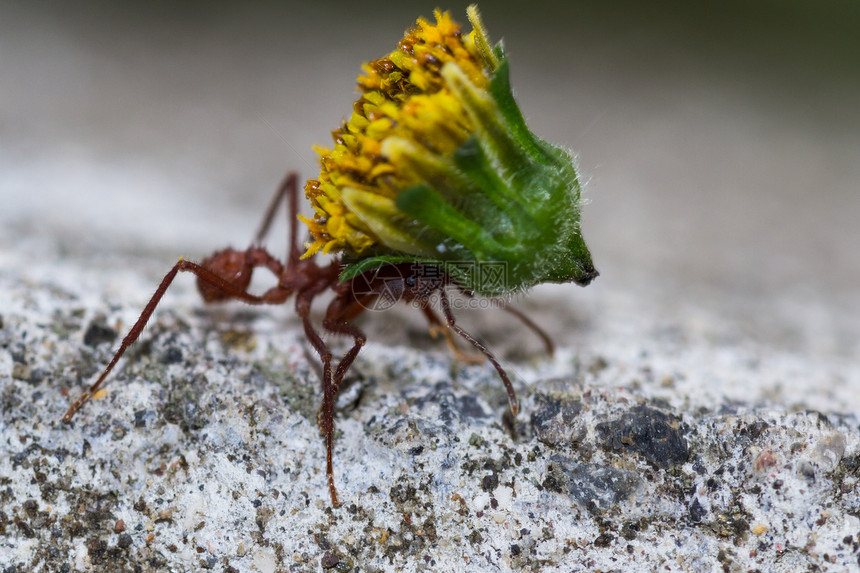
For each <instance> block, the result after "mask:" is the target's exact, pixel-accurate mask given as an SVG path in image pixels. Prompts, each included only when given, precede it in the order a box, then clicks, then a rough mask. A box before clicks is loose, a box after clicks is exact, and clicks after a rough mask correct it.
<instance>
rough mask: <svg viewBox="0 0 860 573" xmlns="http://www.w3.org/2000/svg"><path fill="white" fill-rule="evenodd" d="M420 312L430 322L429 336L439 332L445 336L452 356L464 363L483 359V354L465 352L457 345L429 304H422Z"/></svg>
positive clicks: (477, 361) (434, 336) (436, 334)
mask: <svg viewBox="0 0 860 573" xmlns="http://www.w3.org/2000/svg"><path fill="white" fill-rule="evenodd" d="M421 312H423V313H424V316H425V317H427V322H428V323H430V336H432V337H433V338H436V336H438V335H440V334H441V335H442V336H443V337H444V338H445V344H447V345H448V350H450V351H451V354H453V355H454V358H456V359H457V360H459V361H460V362H464V363H466V364H480V363H481V362H483V361H484V355H483V354H467V353H465V352H463V351H462V350H460V347H459V346H457V343H456V342H455V341H454V335H453V334H452V333H451V331H450V330H448V329H447V328H445V325H444V324H442V321H441V320H440V319H439V317H438V316H437V315H436V313H435V312H433V309H432V308H431V307H430V305H428V304H422V305H421Z"/></svg>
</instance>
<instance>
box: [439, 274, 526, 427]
mask: <svg viewBox="0 0 860 573" xmlns="http://www.w3.org/2000/svg"><path fill="white" fill-rule="evenodd" d="M439 300H440V301H441V303H442V311H443V312H444V313H445V320H446V321H447V323H448V326H449V327H450V328H452V329H454V331H455V332H456V333H457V334H459V335H460V336H462V337H463V338H464V339H466V340H467V341H468V342H469V344H471V345H472V346H474V347H475V348H477V349H478V350H480V351H481V353H483V355H484V356H486V357H487V359H488V360H489V361H490V362H491V363H492V364H493V366H494V367H495V368H496V372H498V373H499V376H500V377H501V378H502V382H504V384H505V390H507V392H508V405H509V406H510V408H511V414H513V415H514V416H516V415H517V412H519V410H520V406H519V403H518V402H517V393H516V392H515V391H514V386H513V384H511V380H510V378H508V375H507V373H506V372H505V371H504V369H503V368H502V366H501V364H499V362H498V360H496V357H495V356H493V354H492V353H491V352H490V351H489V350H488V349H487V347H486V346H484V345H483V344H481V343H480V342H478V341H477V340H475V339H474V338H473V337H472V335H471V334H469V333H468V332H466V331H465V330H463V329H462V328H460V327H459V326H457V322H456V321H455V319H454V314H453V313H452V312H451V303H450V302H449V301H448V295H446V294H445V290H444V289H442V288H440V289H439Z"/></svg>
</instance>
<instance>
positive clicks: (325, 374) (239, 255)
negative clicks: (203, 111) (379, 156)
mask: <svg viewBox="0 0 860 573" xmlns="http://www.w3.org/2000/svg"><path fill="white" fill-rule="evenodd" d="M283 201H289V213H288V216H289V220H290V221H291V222H295V221H296V215H297V214H298V212H299V209H298V177H297V175H296V173H289V174H287V176H286V178H285V179H284V181H283V183H281V186H280V187H279V188H278V191H277V193H276V194H275V197H274V199H273V200H272V202H271V204H270V205H269V208H268V209H267V211H266V215H265V217H264V218H263V222H262V224H261V225H260V229H259V231H258V232H257V235H256V237H255V239H254V242H253V243H252V244H251V246H250V247H248V248H247V249H246V250H244V251H237V250H235V249H232V248H227V249H224V250H222V251H218V252H216V253H215V254H213V255H212V256H211V257H209V258H207V259H204V260H203V261H202V262H201V263H200V264H197V263H193V262H191V261H187V260H184V259H180V260H179V261H178V262H177V263H176V264H175V265H173V268H172V269H170V271H169V272H168V273H167V274H166V275H165V276H164V279H162V281H161V284H159V285H158V288H157V289H156V291H155V294H154V295H152V298H151V299H150V300H149V302H148V303H147V304H146V307H145V308H144V309H143V312H142V313H141V314H140V317H139V318H138V319H137V322H135V324H134V326H133V327H132V328H131V330H130V331H129V333H128V334H127V335H126V336H125V338H123V340H122V344H121V345H120V347H119V350H117V352H116V354H114V356H113V358H112V359H111V361H110V363H109V364H108V365H107V367H106V368H105V369H104V371H103V372H102V373H101V375H100V376H99V378H98V380H96V382H95V383H94V384H93V385H92V386H90V388H89V389H88V390H86V391H85V392H84V393H83V394H82V395H81V397H80V398H78V399H77V400H75V402H73V403H72V404H71V406H69V409H68V411H67V412H66V414H65V415H64V416H63V422H65V423H70V422H71V420H72V417H73V416H74V415H75V412H77V411H78V410H79V409H80V408H81V406H83V405H84V404H85V403H86V402H87V401H88V400H89V399H90V398H91V397H92V396H93V395H94V394H95V393H96V391H97V390H98V389H99V387H101V385H102V384H103V383H104V381H105V379H106V378H107V376H108V374H110V372H111V370H113V368H114V366H116V364H117V362H118V361H119V359H120V358H121V357H122V356H123V354H124V353H125V351H126V350H127V349H128V348H129V346H131V345H132V344H133V343H134V342H135V341H136V340H137V339H138V338H139V337H140V334H141V332H142V331H143V329H144V327H145V326H146V323H147V322H148V321H149V318H150V316H152V313H153V311H155V308H156V307H157V306H158V303H159V302H160V301H161V297H162V296H164V293H165V292H166V291H167V289H168V288H169V287H170V284H171V283H172V282H173V279H175V278H176V275H177V274H178V273H179V272H190V273H193V274H194V275H196V276H197V289H198V290H199V291H200V295H201V296H202V297H203V300H204V301H205V302H207V303H210V302H224V301H228V300H240V301H242V302H246V303H248V304H254V305H262V304H283V303H285V302H286V301H287V300H288V299H289V298H290V297H291V296H295V299H296V302H295V304H296V314H297V315H298V316H299V318H300V319H301V320H302V325H303V326H304V330H305V335H306V336H307V339H308V340H309V341H310V343H311V345H312V346H313V347H314V349H315V350H316V351H317V353H318V354H319V356H320V359H321V360H322V365H323V368H322V386H323V402H322V405H321V406H320V410H319V426H320V429H321V430H322V433H323V434H325V441H326V476H327V479H328V488H329V493H330V494H331V501H332V504H333V505H334V506H338V505H340V502H339V501H338V497H337V489H336V488H335V483H334V473H333V470H332V453H333V450H334V407H335V401H336V399H337V395H338V392H339V390H340V387H341V383H342V382H343V379H344V376H345V375H346V373H347V371H348V370H349V367H350V366H351V365H352V363H353V361H354V360H355V358H356V356H358V353H359V351H360V350H361V347H362V346H364V343H365V342H366V340H367V337H366V336H365V334H364V333H363V332H362V331H361V330H359V329H358V328H357V327H356V326H354V325H353V324H352V323H351V321H352V319H354V318H355V317H356V316H358V315H359V314H361V313H362V312H363V311H364V310H365V309H366V308H368V305H369V304H372V303H373V302H374V301H376V300H377V299H379V298H380V297H383V298H385V299H387V301H388V302H391V303H393V302H396V301H397V300H403V301H404V302H408V303H415V304H417V305H418V306H420V308H421V310H422V311H423V313H424V315H425V317H426V318H427V320H428V322H429V323H430V328H431V332H442V333H443V335H444V336H445V338H446V341H447V342H448V344H449V346H451V347H452V349H453V350H454V351H455V352H456V353H457V354H458V355H460V353H459V351H458V350H457V348H456V346H454V339H453V335H451V332H450V330H447V329H445V326H447V327H448V329H451V330H453V331H454V332H456V333H457V334H458V335H459V336H460V337H462V338H463V339H465V340H466V341H468V342H469V344H471V345H472V346H473V347H475V348H476V349H478V350H479V351H480V352H481V354H483V356H485V357H486V358H487V359H488V360H489V361H490V362H491V363H492V365H493V366H494V367H495V369H496V371H497V372H498V373H499V376H500V377H501V378H502V382H504V384H505V389H506V390H507V394H508V403H509V406H510V410H511V413H512V414H513V415H514V416H516V414H517V411H518V410H519V405H518V403H517V396H516V393H515V391H514V387H513V385H512V384H511V381H510V379H509V378H508V375H507V374H506V373H505V371H504V369H503V368H502V366H501V365H500V364H499V362H498V361H497V360H496V358H495V357H494V356H493V354H492V353H491V352H490V351H489V350H488V349H487V348H486V347H485V346H484V345H483V344H481V343H480V342H478V341H477V340H476V339H475V338H474V337H472V335H470V334H469V333H468V332H466V331H465V330H463V329H462V328H460V326H458V325H457V323H456V321H455V319H454V315H453V313H452V312H451V303H450V302H449V300H448V297H447V295H446V294H445V288H446V287H447V286H454V287H457V288H459V289H460V290H461V292H463V293H464V294H465V295H466V296H471V293H469V292H466V291H464V290H463V289H462V288H460V287H458V285H456V283H454V282H453V281H452V280H451V279H450V277H448V276H447V275H445V274H444V273H439V272H436V273H424V272H422V264H420V263H398V264H388V265H386V266H383V267H380V268H377V269H375V270H371V271H366V272H364V273H362V274H359V275H357V276H355V277H354V278H352V279H349V280H347V281H344V282H341V281H340V280H339V278H338V277H339V275H340V273H341V271H342V270H343V268H344V266H345V263H343V262H342V261H341V260H339V259H334V260H333V261H332V262H331V263H329V264H328V265H327V266H319V265H318V264H317V263H316V261H315V260H314V259H313V258H307V259H302V258H301V251H300V250H299V244H298V241H297V228H296V225H295V224H294V223H291V224H290V235H289V252H288V257H287V263H286V265H284V264H283V263H282V262H281V261H279V260H278V259H277V258H275V257H274V256H272V255H271V254H269V252H268V251H266V249H265V248H263V247H262V246H260V245H261V244H262V242H263V240H264V239H265V237H266V235H267V234H268V232H269V227H270V226H271V224H272V221H273V219H274V216H275V213H276V212H277V210H278V207H279V205H280V203H281V202H283ZM257 267H265V268H267V269H268V270H269V271H270V272H271V273H272V274H274V275H275V277H277V279H278V284H277V286H274V287H272V288H270V289H268V290H267V291H266V292H264V293H263V294H262V295H260V296H258V295H254V294H251V293H249V292H248V290H247V289H248V287H249V285H250V283H251V275H252V274H253V271H254V269H255V268H257ZM427 276H432V277H434V278H432V279H430V280H428V279H427V278H426V277H427ZM326 290H331V291H332V292H333V293H334V295H335V296H334V299H333V300H332V301H331V303H329V305H328V308H327V309H326V313H325V317H324V318H323V321H322V327H323V329H324V330H325V331H328V332H330V333H332V334H341V335H347V336H351V337H352V339H353V344H352V348H350V349H349V351H348V352H347V353H346V354H344V355H343V357H342V358H341V359H340V361H339V362H338V363H337V366H336V367H335V368H334V369H332V354H331V351H330V350H329V348H328V346H326V344H325V342H324V341H323V339H322V337H321V336H320V335H319V333H318V332H317V331H316V329H315V328H314V327H313V325H312V324H311V321H310V312H311V304H312V303H313V300H314V298H315V297H316V296H317V295H319V294H320V293H323V292H325V291H326ZM434 293H435V294H438V298H439V301H440V305H441V308H442V312H443V314H444V315H445V324H444V325H443V323H442V321H441V320H440V318H439V317H438V316H437V315H436V313H435V312H434V311H433V309H432V307H431V306H430V305H429V299H430V297H431V295H433V294H434ZM503 308H504V309H505V310H507V311H508V312H510V313H512V314H513V315H514V316H516V317H517V318H519V319H520V320H521V321H522V322H523V323H524V324H525V325H526V326H527V327H528V328H530V329H531V330H533V331H534V332H535V333H537V334H538V336H540V338H541V339H542V340H543V343H544V345H545V347H546V350H547V352H548V353H549V354H552V352H553V344H552V341H551V340H550V339H549V337H548V336H547V335H546V334H545V333H544V332H543V331H542V330H541V329H540V327H538V326H537V325H536V324H535V323H534V322H532V321H531V320H530V319H529V318H528V317H527V316H525V315H524V314H522V313H521V312H519V311H517V310H515V309H513V308H510V307H503ZM460 356H462V355H460Z"/></svg>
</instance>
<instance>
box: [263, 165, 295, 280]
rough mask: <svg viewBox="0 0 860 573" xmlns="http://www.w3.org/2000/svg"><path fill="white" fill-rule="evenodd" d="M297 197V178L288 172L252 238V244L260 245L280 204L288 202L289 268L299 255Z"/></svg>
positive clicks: (293, 172)
mask: <svg viewBox="0 0 860 573" xmlns="http://www.w3.org/2000/svg"><path fill="white" fill-rule="evenodd" d="M298 195H299V176H298V174H297V173H296V172H295V171H290V172H289V173H287V175H286V176H285V177H284V180H283V181H282V182H281V184H280V185H279V186H278V190H277V191H276V192H275V196H274V197H273V198H272V201H271V203H269V207H268V208H267V209H266V214H265V215H264V216H263V220H262V221H261V222H260V228H259V229H258V230H257V234H256V235H255V236H254V244H255V245H261V244H262V243H263V241H264V240H265V239H266V236H267V235H268V234H269V229H270V228H271V226H272V221H274V218H275V213H277V211H278V207H279V206H280V204H281V202H283V201H289V203H288V204H287V225H288V227H289V229H290V231H289V233H290V235H289V245H288V247H287V249H288V250H287V256H288V260H289V264H288V266H289V267H291V268H292V267H294V266H295V264H296V263H297V262H298V260H299V256H300V255H301V252H300V251H299V244H298V223H297V221H296V216H297V215H298V214H299V198H298Z"/></svg>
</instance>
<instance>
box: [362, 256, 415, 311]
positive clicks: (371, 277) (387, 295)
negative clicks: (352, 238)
mask: <svg viewBox="0 0 860 573" xmlns="http://www.w3.org/2000/svg"><path fill="white" fill-rule="evenodd" d="M404 281H405V278H404V276H403V274H402V273H401V272H400V269H398V268H397V267H396V266H394V265H384V266H381V267H379V268H376V269H373V270H371V271H367V272H365V273H362V274H360V275H358V276H357V277H355V278H354V279H353V280H352V284H351V288H352V295H353V297H355V300H356V301H357V302H358V304H359V305H361V307H362V308H364V309H365V310H372V311H383V310H388V309H389V308H391V307H393V306H394V305H395V304H397V303H398V302H400V300H401V299H402V298H403V292H404V290H405V284H404Z"/></svg>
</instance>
